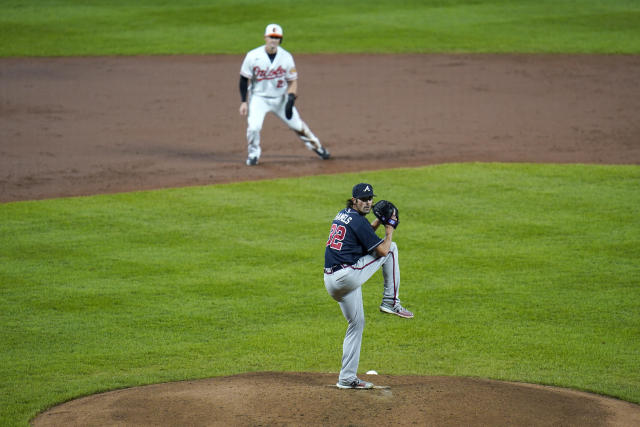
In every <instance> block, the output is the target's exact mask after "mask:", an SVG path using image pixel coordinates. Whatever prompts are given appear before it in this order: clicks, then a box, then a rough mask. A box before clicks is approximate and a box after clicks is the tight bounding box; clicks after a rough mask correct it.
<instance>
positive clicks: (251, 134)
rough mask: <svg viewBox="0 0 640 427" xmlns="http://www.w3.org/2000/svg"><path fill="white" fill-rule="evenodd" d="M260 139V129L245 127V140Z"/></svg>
mask: <svg viewBox="0 0 640 427" xmlns="http://www.w3.org/2000/svg"><path fill="white" fill-rule="evenodd" d="M259 139H260V129H251V128H250V129H247V141H257V140H259Z"/></svg>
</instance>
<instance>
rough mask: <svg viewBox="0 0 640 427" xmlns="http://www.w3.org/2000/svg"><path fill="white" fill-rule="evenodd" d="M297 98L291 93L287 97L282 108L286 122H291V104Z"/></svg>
mask: <svg viewBox="0 0 640 427" xmlns="http://www.w3.org/2000/svg"><path fill="white" fill-rule="evenodd" d="M296 98H297V96H296V95H295V94H293V93H290V94H289V95H288V96H287V105H285V107H284V115H285V116H286V117H287V120H291V117H292V116H293V104H294V103H295V102H296Z"/></svg>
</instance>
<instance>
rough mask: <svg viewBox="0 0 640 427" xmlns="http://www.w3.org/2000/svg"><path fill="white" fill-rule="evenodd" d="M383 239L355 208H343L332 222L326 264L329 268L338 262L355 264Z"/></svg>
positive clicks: (325, 254) (325, 257)
mask: <svg viewBox="0 0 640 427" xmlns="http://www.w3.org/2000/svg"><path fill="white" fill-rule="evenodd" d="M383 241H384V240H383V239H381V238H380V237H378V235H377V234H376V232H375V230H374V229H373V227H371V223H369V221H368V220H367V218H366V217H365V216H364V215H361V214H360V213H359V212H358V211H357V210H355V209H351V208H346V209H343V210H341V211H340V212H338V215H336V217H335V218H334V219H333V222H332V223H331V232H330V234H329V240H328V241H327V248H326V249H325V252H324V266H325V268H329V267H333V266H334V265H338V264H348V265H353V264H355V263H356V262H357V261H358V259H360V258H361V257H362V256H363V255H366V254H367V253H369V252H371V251H372V250H374V249H375V248H376V247H377V246H378V245H380V244H381V243H382V242H383Z"/></svg>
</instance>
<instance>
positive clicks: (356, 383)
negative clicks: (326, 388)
mask: <svg viewBox="0 0 640 427" xmlns="http://www.w3.org/2000/svg"><path fill="white" fill-rule="evenodd" d="M336 386H337V387H338V388H342V389H348V388H354V389H363V390H369V389H372V388H373V387H374V386H373V383H370V382H367V381H362V380H361V379H359V378H356V379H355V380H353V381H351V382H350V383H349V384H344V383H341V382H340V381H338V382H337V383H336Z"/></svg>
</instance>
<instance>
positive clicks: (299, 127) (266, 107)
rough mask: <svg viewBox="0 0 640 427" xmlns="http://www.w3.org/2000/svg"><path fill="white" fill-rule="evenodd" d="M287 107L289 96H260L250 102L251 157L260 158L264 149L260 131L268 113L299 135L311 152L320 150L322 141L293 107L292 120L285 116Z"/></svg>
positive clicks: (249, 134)
mask: <svg viewBox="0 0 640 427" xmlns="http://www.w3.org/2000/svg"><path fill="white" fill-rule="evenodd" d="M286 105H287V95H284V96H280V97H276V98H267V97H264V96H260V95H252V96H251V99H250V100H249V115H248V117H247V145H248V147H247V148H248V149H247V151H248V153H249V157H253V158H256V159H259V158H260V155H261V154H262V149H261V148H260V131H261V130H262V124H263V123H264V118H265V116H266V115H267V113H270V112H271V113H273V114H275V115H276V116H278V117H279V118H280V120H282V121H283V122H284V123H285V124H286V125H287V126H288V127H289V129H291V130H292V131H294V132H295V133H296V135H298V137H299V138H300V140H301V141H302V142H303V143H304V144H305V145H306V146H307V148H308V149H309V150H313V149H316V148H320V147H321V146H322V145H321V144H320V140H318V138H317V137H316V136H315V135H314V134H313V133H312V132H311V130H310V129H309V127H308V126H307V124H306V123H305V122H303V121H302V119H301V118H300V114H299V113H298V109H297V108H296V107H295V106H294V107H293V115H292V116H291V119H290V120H287V117H286V116H285V107H286Z"/></svg>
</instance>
